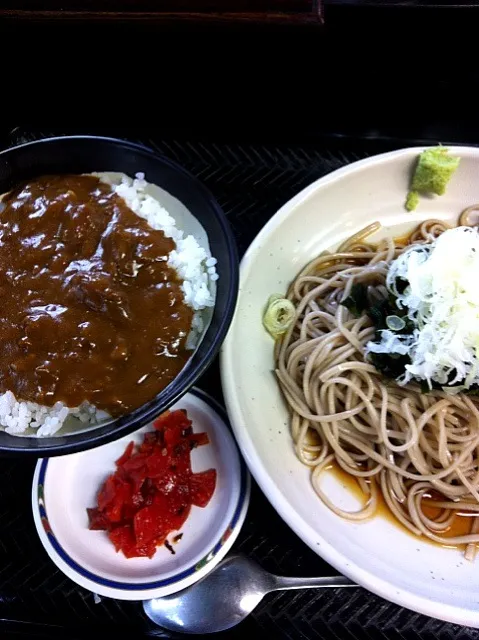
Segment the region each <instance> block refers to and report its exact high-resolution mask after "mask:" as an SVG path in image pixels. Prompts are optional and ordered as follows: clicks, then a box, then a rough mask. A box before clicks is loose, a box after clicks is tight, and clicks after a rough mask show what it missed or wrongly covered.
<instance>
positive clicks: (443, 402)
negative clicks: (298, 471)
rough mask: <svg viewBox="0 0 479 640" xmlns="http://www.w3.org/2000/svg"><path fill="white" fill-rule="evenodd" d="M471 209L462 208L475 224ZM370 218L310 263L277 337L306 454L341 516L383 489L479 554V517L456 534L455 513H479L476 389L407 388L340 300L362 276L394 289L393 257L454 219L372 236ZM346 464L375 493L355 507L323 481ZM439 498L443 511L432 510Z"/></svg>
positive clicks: (368, 508)
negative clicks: (398, 236)
mask: <svg viewBox="0 0 479 640" xmlns="http://www.w3.org/2000/svg"><path fill="white" fill-rule="evenodd" d="M478 209H479V206H475V207H470V208H469V209H467V210H466V211H465V212H464V213H463V214H462V215H461V218H460V223H461V225H468V224H469V215H470V213H471V212H473V211H475V210H478ZM379 226H380V225H379V224H373V225H370V226H369V227H367V228H366V229H364V230H363V231H361V232H360V233H358V234H356V235H355V236H353V237H352V238H350V239H349V240H348V241H347V242H345V243H343V244H342V245H341V246H340V247H339V248H338V250H337V251H336V252H335V253H324V254H323V255H320V256H319V257H318V258H316V259H315V260H313V261H312V262H311V263H310V264H308V265H307V267H306V268H305V269H303V270H302V271H301V273H300V274H299V275H298V276H297V278H296V279H295V280H294V282H293V283H292V284H291V286H290V290H289V292H288V299H289V300H291V301H292V302H293V303H294V305H295V306H296V315H295V321H294V322H293V324H292V326H291V327H290V328H289V330H288V331H287V333H286V334H285V335H284V336H283V337H282V339H280V340H279V341H278V342H277V343H276V353H275V357H276V374H277V377H278V380H279V383H280V386H281V389H282V391H283V393H284V396H285V398H286V401H287V403H288V405H289V407H290V409H291V413H292V419H291V429H292V437H293V440H294V444H295V449H296V453H297V456H298V458H299V459H300V460H301V461H302V462H303V463H304V464H306V465H308V466H310V467H311V468H312V483H313V486H314V489H315V491H316V492H317V494H318V496H319V497H320V498H321V500H322V501H323V502H324V503H325V504H326V505H327V506H328V507H329V508H330V509H332V510H333V511H334V512H335V513H336V514H338V515H339V516H341V517H343V518H346V519H348V520H353V521H356V522H358V521H364V520H367V519H369V518H371V517H372V516H373V515H374V514H375V513H376V511H377V508H378V504H379V501H380V496H381V494H382V497H383V500H384V502H385V503H386V505H387V507H388V508H389V510H390V511H391V513H392V515H393V516H394V518H396V519H397V520H398V521H399V522H400V523H401V524H402V525H403V526H404V527H406V528H407V529H408V530H409V531H411V532H412V533H414V534H416V535H422V536H425V537H427V538H429V539H430V540H433V541H435V542H439V543H447V544H448V545H463V544H464V545H467V546H466V554H465V555H466V557H467V558H469V559H473V557H474V555H475V550H476V543H479V518H478V517H469V518H468V520H469V521H470V522H471V530H470V533H469V534H467V535H458V536H454V535H453V536H452V537H447V535H446V534H447V532H448V531H449V530H450V529H451V527H452V525H453V523H454V520H455V519H456V518H457V517H458V516H459V515H461V514H463V515H464V516H466V515H467V516H471V515H474V513H475V512H477V513H478V515H479V398H477V397H474V396H467V395H465V394H458V395H447V394H445V393H444V392H443V391H436V390H433V391H431V392H428V393H422V392H421V390H420V388H419V386H416V385H415V384H409V385H407V386H399V385H398V384H397V383H396V382H395V381H394V380H392V379H388V378H387V377H385V376H384V375H382V374H381V373H379V372H378V371H377V370H376V369H375V367H374V366H373V365H372V364H370V363H369V362H368V361H367V359H365V357H364V350H365V345H366V343H367V342H368V341H370V340H372V339H374V334H375V329H374V326H373V325H372V323H371V321H370V319H369V317H368V316H367V315H362V316H360V317H359V318H354V317H353V316H352V315H351V314H350V312H349V311H348V309H347V308H346V307H344V306H342V305H341V304H339V303H340V302H341V301H342V300H343V299H345V298H346V297H347V296H348V295H349V293H350V292H351V288H352V286H353V284H355V283H366V284H367V285H370V288H369V294H370V295H372V296H374V295H375V292H377V295H378V297H380V296H384V294H385V292H386V288H385V278H386V274H387V270H388V265H389V264H390V263H391V261H392V260H394V259H395V258H396V257H397V256H398V255H399V254H400V253H401V252H402V251H403V250H404V248H405V246H407V245H408V244H411V243H418V242H421V243H426V242H431V241H432V240H433V239H434V238H436V237H437V236H438V235H440V234H441V233H442V232H443V231H445V230H446V229H448V228H450V227H449V226H448V225H446V224H445V223H444V222H442V221H440V220H428V221H426V222H424V223H422V224H421V225H419V226H418V227H417V229H415V230H414V232H413V233H412V234H411V235H410V236H409V237H408V238H404V239H403V240H402V241H400V240H399V241H394V240H392V239H386V240H384V241H382V242H381V243H380V244H379V245H373V244H369V243H368V242H367V238H368V236H370V235H371V234H372V233H374V232H375V231H377V230H378V228H379ZM333 465H335V466H339V467H340V468H341V469H342V470H344V471H345V472H346V473H347V474H349V475H350V476H353V477H354V478H355V479H356V480H357V482H358V484H359V486H360V488H361V490H362V492H363V493H364V495H365V497H366V500H365V505H364V506H363V507H362V508H360V509H359V510H358V511H355V512H349V511H344V510H343V509H340V508H339V507H338V506H336V505H335V504H334V503H333V502H332V501H331V499H330V498H329V497H328V496H327V495H326V493H325V492H324V491H323V489H322V487H321V482H320V476H321V474H322V472H323V471H324V470H325V469H327V468H329V467H331V466H333ZM431 507H432V508H433V509H432V511H433V512H434V515H433V516H431Z"/></svg>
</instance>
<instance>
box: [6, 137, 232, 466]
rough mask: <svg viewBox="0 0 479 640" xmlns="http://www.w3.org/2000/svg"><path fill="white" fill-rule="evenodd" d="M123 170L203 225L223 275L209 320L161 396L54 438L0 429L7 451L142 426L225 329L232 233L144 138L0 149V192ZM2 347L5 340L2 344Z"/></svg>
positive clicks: (54, 451) (84, 441)
mask: <svg viewBox="0 0 479 640" xmlns="http://www.w3.org/2000/svg"><path fill="white" fill-rule="evenodd" d="M91 171H119V172H122V173H126V174H128V175H130V176H134V175H135V174H136V173H137V172H140V171H141V172H144V173H145V174H146V178H147V180H148V182H151V183H154V184H157V185H159V186H160V187H162V188H164V189H165V190H166V191H168V192H169V193H170V194H171V195H173V196H175V197H176V198H178V200H180V201H181V202H183V204H184V205H185V206H186V207H187V208H188V209H189V210H190V211H191V212H192V214H193V215H194V216H195V217H196V218H197V219H198V220H199V222H200V223H201V224H202V225H203V227H204V229H205V231H206V233H207V234H208V239H209V243H210V247H211V252H212V254H213V255H214V256H215V258H217V260H218V264H217V269H218V274H219V276H220V277H219V280H218V281H217V292H216V304H215V308H214V312H213V318H212V320H211V324H210V326H209V328H208V329H207V331H206V333H205V336H204V338H203V340H202V341H201V343H200V345H199V346H198V348H197V350H196V351H195V353H194V355H193V356H192V357H191V359H190V360H189V362H188V364H187V365H186V366H185V368H184V369H183V371H182V372H181V373H180V374H179V375H178V376H177V377H176V378H175V380H173V382H171V383H170V384H169V385H168V386H167V387H166V388H165V389H164V390H163V391H162V392H161V393H159V394H158V396H157V397H156V398H154V399H153V400H151V401H150V402H148V403H147V404H145V405H143V406H142V407H140V408H139V409H137V410H136V411H134V412H133V413H130V414H128V415H126V416H123V417H121V418H119V419H117V420H115V421H113V422H110V423H108V424H106V425H105V426H99V427H96V428H94V429H91V430H89V431H84V432H82V433H72V434H67V435H58V436H53V437H49V438H36V437H21V436H11V435H9V434H7V433H5V432H3V431H2V432H0V451H1V452H3V453H5V454H7V453H11V454H17V455H33V456H54V455H64V454H68V453H74V452H75V451H82V450H85V449H90V448H92V447H97V446H99V445H101V444H105V443H106V442H110V441H111V440H116V439H118V438H121V437H122V436H124V435H127V434H128V433H131V432H132V431H135V430H136V429H139V428H140V427H142V426H143V425H145V424H146V423H147V422H149V421H150V420H152V419H154V418H155V417H156V416H158V415H159V414H160V413H161V412H162V411H165V410H166V409H168V407H170V406H171V405H172V404H173V403H174V402H176V401H177V400H178V399H179V398H181V396H182V395H184V394H185V393H186V392H187V391H188V389H189V388H190V387H191V386H192V385H193V384H194V383H195V382H196V380H197V379H198V378H199V377H200V376H201V374H202V373H203V372H204V371H205V370H206V368H207V367H208V365H209V364H210V363H211V361H212V360H213V358H214V357H215V355H216V354H217V352H218V350H219V348H220V346H221V343H222V341H223V339H224V337H225V335H226V332H227V330H228V327H229V325H230V322H231V318H232V316H233V312H234V308H235V303H236V297H237V294H238V256H237V251H236V245H235V241H234V238H233V235H232V232H231V229H230V227H229V224H228V222H227V220H226V217H225V214H224V213H223V211H222V210H221V208H220V206H219V205H218V203H217V202H216V201H215V199H214V198H213V196H212V195H211V194H210V193H209V191H208V190H207V189H206V188H205V187H204V186H203V185H202V184H201V183H200V182H199V181H198V180H197V179H196V178H194V177H193V176H192V175H191V174H189V173H188V172H187V171H185V170H184V169H182V168H181V167H180V166H178V165H177V164H175V163H174V162H172V161H171V160H169V159H167V158H164V157H161V156H159V155H157V154H156V153H154V152H153V151H152V150H151V149H148V148H146V147H144V146H141V145H138V144H133V143H131V142H125V141H123V140H115V139H113V138H99V137H93V136H71V137H64V138H63V137H62V138H48V139H45V140H40V141H38V142H30V143H27V144H23V145H20V146H18V147H14V148H12V149H8V150H6V151H3V152H1V153H0V193H5V192H6V191H8V190H9V189H11V188H12V187H13V186H15V184H16V183H18V182H19V181H21V180H24V179H28V178H33V177H36V176H39V175H42V174H47V173H50V174H59V173H88V172H91ZM0 348H1V345H0Z"/></svg>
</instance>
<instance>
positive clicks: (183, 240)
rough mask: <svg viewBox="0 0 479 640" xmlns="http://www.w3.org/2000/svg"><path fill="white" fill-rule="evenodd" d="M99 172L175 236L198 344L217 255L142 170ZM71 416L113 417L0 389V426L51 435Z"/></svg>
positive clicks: (173, 256)
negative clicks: (116, 176)
mask: <svg viewBox="0 0 479 640" xmlns="http://www.w3.org/2000/svg"><path fill="white" fill-rule="evenodd" d="M94 175H98V177H100V178H101V179H102V180H103V181H104V182H107V183H108V184H110V185H111V187H112V188H113V189H114V190H115V192H116V193H117V194H118V195H119V196H121V197H122V198H123V199H124V200H125V202H126V203H127V204H128V206H129V207H130V209H132V210H133V211H134V212H135V213H136V214H137V215H138V216H140V218H143V219H145V220H146V221H147V222H148V224H149V225H150V227H152V228H153V229H158V230H161V231H163V233H164V234H165V235H166V236H168V237H169V238H172V239H173V240H174V241H175V244H176V249H174V250H173V251H171V253H170V256H169V259H168V264H169V265H170V266H171V267H172V268H173V269H175V270H176V272H177V273H178V275H179V277H180V278H181V279H182V280H183V285H182V289H183V294H184V297H185V302H186V304H187V305H188V306H190V307H191V308H192V309H194V311H195V314H194V316H193V322H192V329H191V333H190V335H189V336H188V340H187V345H186V346H187V348H189V349H193V348H194V347H195V346H196V344H197V342H198V338H199V337H200V336H201V334H202V332H203V330H204V322H203V318H202V314H201V311H202V310H204V309H206V308H208V307H213V306H214V303H215V299H214V295H213V293H212V291H211V289H212V286H211V285H212V283H214V282H215V281H216V280H217V279H218V274H217V273H216V266H215V265H216V262H217V261H216V258H213V257H211V256H210V255H209V253H208V252H207V251H206V249H204V248H203V247H201V246H200V245H199V244H198V242H197V240H196V238H195V237H194V236H192V235H187V236H185V234H184V233H183V231H181V230H180V229H178V228H177V226H176V222H175V219H174V218H173V217H172V216H171V215H170V214H169V213H168V211H167V210H166V209H165V208H164V207H163V206H162V205H161V204H160V203H159V202H158V200H156V199H155V198H153V197H152V196H151V195H149V194H148V193H147V192H146V188H147V186H148V183H147V182H146V181H145V175H144V174H143V173H137V174H136V177H135V179H131V178H129V177H127V176H122V177H121V180H119V181H115V180H111V179H110V178H108V177H106V176H105V174H94ZM72 417H73V418H76V419H77V420H79V421H80V422H81V423H82V424H83V425H84V426H85V427H87V426H93V425H95V424H98V423H100V422H102V421H104V420H106V419H108V418H109V417H110V416H109V415H108V414H107V413H106V412H105V411H101V410H99V409H96V408H95V407H94V406H92V405H91V404H89V403H88V402H84V403H82V404H81V406H80V407H73V408H69V407H66V406H65V405H64V404H63V403H62V402H57V403H56V404H55V405H54V406H53V407H45V406H42V405H39V404H37V403H35V402H21V401H17V400H16V398H15V396H14V394H13V393H12V392H11V391H7V392H6V393H3V394H0V430H4V431H6V432H7V433H10V434H12V435H29V436H32V435H33V436H38V437H46V436H52V435H54V434H55V433H56V432H57V431H58V430H59V429H61V427H62V426H63V425H64V424H65V422H66V421H67V420H69V419H71V418H72ZM78 426H79V425H78Z"/></svg>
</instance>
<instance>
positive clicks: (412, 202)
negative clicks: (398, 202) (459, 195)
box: [406, 147, 460, 211]
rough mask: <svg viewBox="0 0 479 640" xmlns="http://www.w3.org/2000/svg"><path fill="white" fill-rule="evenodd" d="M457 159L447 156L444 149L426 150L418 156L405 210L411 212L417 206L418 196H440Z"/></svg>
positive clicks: (455, 167) (456, 165) (456, 163)
mask: <svg viewBox="0 0 479 640" xmlns="http://www.w3.org/2000/svg"><path fill="white" fill-rule="evenodd" d="M459 160H460V159H459V158H455V157H453V156H449V155H448V149H446V147H433V148H432V149H426V150H425V151H423V152H422V153H421V155H420V156H419V160H418V163H417V166H416V170H415V171H414V175H413V177H412V182H411V190H410V192H409V193H408V196H407V199H406V209H407V210H408V211H413V210H414V209H415V208H416V207H417V205H418V204H419V194H421V193H424V194H436V195H438V196H442V195H443V194H444V193H445V191H446V186H447V184H448V182H449V180H450V179H451V178H452V175H453V173H454V172H455V171H456V169H457V167H458V166H459Z"/></svg>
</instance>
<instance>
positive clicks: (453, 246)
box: [367, 227, 479, 391]
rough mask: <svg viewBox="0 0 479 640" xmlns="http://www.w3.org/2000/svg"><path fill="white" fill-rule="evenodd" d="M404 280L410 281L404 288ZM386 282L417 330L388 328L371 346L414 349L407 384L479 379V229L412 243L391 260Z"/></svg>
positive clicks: (457, 230)
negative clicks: (407, 332) (406, 332)
mask: <svg viewBox="0 0 479 640" xmlns="http://www.w3.org/2000/svg"><path fill="white" fill-rule="evenodd" d="M398 279H399V280H398ZM401 279H402V281H401ZM404 280H405V281H407V283H408V285H407V287H406V288H405V290H404V291H403V292H402V293H399V291H398V283H401V282H402V285H403V286H404ZM386 284H387V287H388V289H389V291H390V292H391V293H392V294H393V295H394V296H396V298H397V306H398V308H399V309H407V315H408V317H409V318H410V320H412V322H413V323H414V326H415V329H414V331H413V333H412V334H411V335H398V334H396V333H394V331H389V330H385V331H382V335H381V341H380V342H369V343H368V345H367V351H368V352H373V353H391V354H394V353H396V354H398V355H405V354H408V355H409V357H410V359H411V364H408V365H406V371H405V373H404V375H403V376H401V377H400V378H399V379H398V382H400V383H402V384H406V383H407V382H409V381H410V380H412V379H416V380H426V381H427V382H428V383H429V385H430V386H431V382H433V381H434V382H436V383H439V384H440V385H448V386H449V387H450V386H453V385H455V384H457V387H456V390H465V389H469V388H470V387H471V386H472V385H475V384H479V233H478V231H477V230H476V229H474V228H471V227H457V228H455V229H450V230H447V231H445V232H444V233H443V234H442V235H441V236H439V238H437V240H435V241H434V242H433V243H431V244H428V245H412V246H411V247H410V248H409V249H407V250H406V251H405V252H404V253H402V254H401V255H400V256H399V257H398V258H397V259H396V260H395V261H394V262H392V263H391V265H390V268H389V270H388V276H387V280H386ZM401 289H402V287H401V286H399V290H401ZM451 376H453V377H451ZM459 383H460V384H459ZM451 391H452V389H451Z"/></svg>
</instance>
